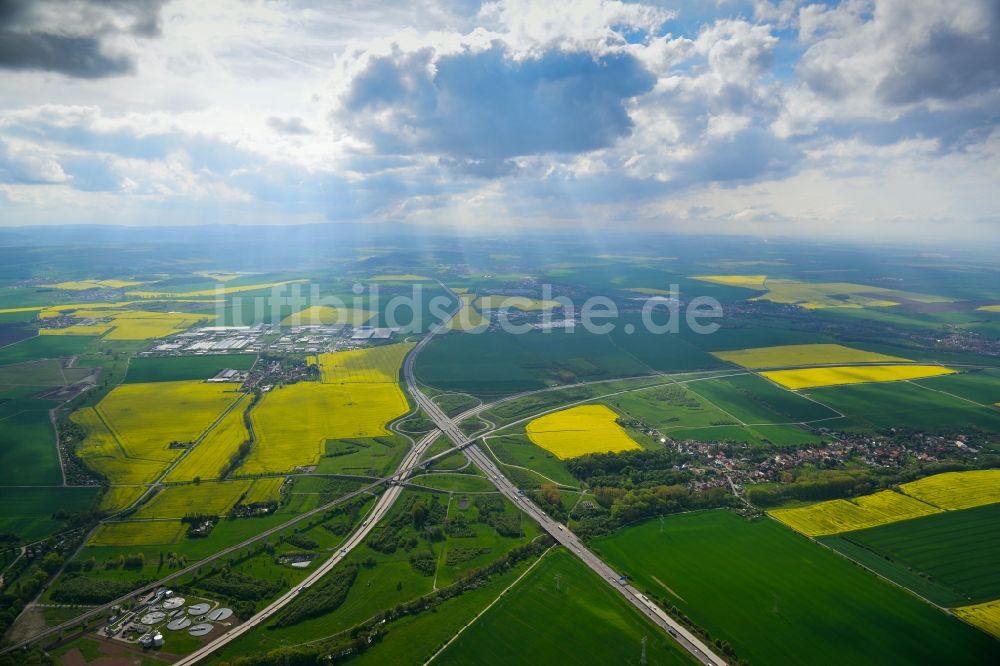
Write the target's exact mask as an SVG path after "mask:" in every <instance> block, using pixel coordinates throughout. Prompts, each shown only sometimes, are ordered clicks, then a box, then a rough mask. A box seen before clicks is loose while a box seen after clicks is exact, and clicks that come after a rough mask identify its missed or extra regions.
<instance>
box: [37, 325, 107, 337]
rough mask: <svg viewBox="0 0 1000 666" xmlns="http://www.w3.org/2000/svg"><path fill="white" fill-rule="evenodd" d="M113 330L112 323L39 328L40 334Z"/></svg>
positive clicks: (83, 333)
mask: <svg viewBox="0 0 1000 666" xmlns="http://www.w3.org/2000/svg"><path fill="white" fill-rule="evenodd" d="M110 330H111V325H110V324H95V325H93V326H87V325H84V324H75V325H73V326H66V327H64V328H40V329H38V334H39V335H104V334H105V333H107V332H108V331H110Z"/></svg>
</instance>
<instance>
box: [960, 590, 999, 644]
mask: <svg viewBox="0 0 1000 666" xmlns="http://www.w3.org/2000/svg"><path fill="white" fill-rule="evenodd" d="M952 612H953V613H955V615H957V616H958V617H960V618H962V619H963V620H965V621H966V622H968V623H969V624H971V625H974V626H976V627H979V628H980V629H982V630H983V631H985V632H986V633H988V634H992V635H993V636H996V637H997V638H1000V599H996V600H994V601H987V602H986V603H982V604H976V605H974V606H962V607H961V608H954V609H952Z"/></svg>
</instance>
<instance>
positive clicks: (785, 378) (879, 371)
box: [760, 365, 955, 391]
mask: <svg viewBox="0 0 1000 666" xmlns="http://www.w3.org/2000/svg"><path fill="white" fill-rule="evenodd" d="M954 372H955V371H954V370H952V369H950V368H944V367H942V366H940V365H855V366H840V367H832V368H803V369H800V370H773V371H770V372H762V373H760V374H761V376H763V377H767V378H768V379H770V380H771V381H773V382H775V383H777V384H781V385H782V386H784V387H785V388H788V389H792V390H793V391H795V390H798V389H804V388H815V387H818V386H836V385H839V384H861V383H866V382H896V381H901V380H904V379H922V378H925V377H937V376H939V375H950V374H953V373H954Z"/></svg>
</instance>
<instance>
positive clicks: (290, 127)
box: [267, 116, 314, 135]
mask: <svg viewBox="0 0 1000 666" xmlns="http://www.w3.org/2000/svg"><path fill="white" fill-rule="evenodd" d="M267 126H268V127H270V128H271V129H273V130H274V131H275V132H277V133H278V134H298V135H303V134H313V133H314V132H313V131H312V130H311V129H309V128H308V127H307V126H306V123H305V121H304V120H302V118H300V117H298V116H289V117H287V118H281V117H278V116H268V118H267Z"/></svg>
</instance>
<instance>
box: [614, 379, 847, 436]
mask: <svg viewBox="0 0 1000 666" xmlns="http://www.w3.org/2000/svg"><path fill="white" fill-rule="evenodd" d="M732 380H747V381H737V382H736V383H730V382H731V381H732ZM757 389H761V390H762V395H757V394H756V393H755V391H756V390H757ZM785 394H787V395H788V396H790V397H791V400H786V399H785ZM706 396H711V399H709V397H706ZM716 401H718V402H716ZM601 402H603V403H605V404H607V405H609V406H611V407H612V408H614V409H615V410H617V411H619V412H621V413H622V414H624V415H626V416H628V417H632V418H637V419H640V420H642V421H644V422H645V423H648V424H650V425H652V426H654V427H656V428H657V429H659V430H660V431H661V432H663V433H664V434H667V435H669V436H670V437H675V438H677V439H682V440H683V439H693V440H711V441H715V440H731V441H737V442H749V443H761V442H764V441H765V440H766V441H769V442H772V443H774V444H776V445H778V446H784V445H791V444H803V443H814V442H819V441H821V439H820V438H819V437H817V436H816V435H815V434H813V433H811V432H809V431H807V430H805V429H803V428H800V427H798V426H796V425H753V426H742V425H741V422H749V423H754V424H762V423H763V424H767V423H777V424H786V423H788V421H789V420H790V419H792V418H793V417H792V416H789V415H788V413H793V414H794V413H796V411H795V410H796V408H798V414H797V415H801V414H803V413H804V412H805V411H806V410H808V411H811V412H812V413H813V414H819V413H822V414H826V415H833V416H835V413H834V412H832V411H830V410H828V409H826V408H825V407H823V406H822V405H817V404H816V403H813V402H810V401H809V400H806V399H805V398H802V397H800V396H797V395H795V394H793V393H791V392H790V391H785V390H783V389H779V388H777V387H775V386H773V385H770V384H768V383H767V382H765V381H764V380H762V379H760V378H759V377H757V376H755V375H738V376H735V377H731V378H726V379H708V380H703V381H702V380H699V381H693V382H690V383H688V384H683V385H680V384H678V385H668V386H662V387H656V388H651V389H647V390H643V391H634V392H630V393H623V394H619V395H613V396H609V397H607V398H604V399H603V400H601ZM722 405H725V408H724V409H723V408H722V407H721V406H722ZM779 406H780V407H781V408H782V409H783V410H784V412H785V413H780V412H778V407H779ZM813 407H815V408H818V409H813ZM820 410H822V411H820Z"/></svg>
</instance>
